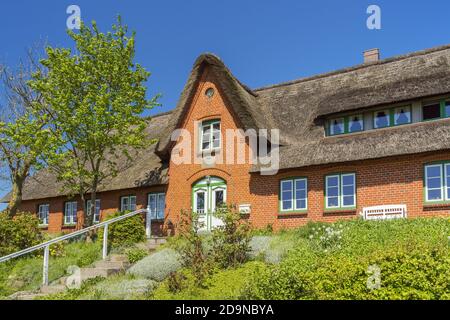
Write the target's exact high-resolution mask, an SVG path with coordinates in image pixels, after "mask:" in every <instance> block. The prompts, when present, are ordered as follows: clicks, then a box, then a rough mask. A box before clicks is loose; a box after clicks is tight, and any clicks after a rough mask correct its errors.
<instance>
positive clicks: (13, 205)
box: [6, 177, 25, 218]
mask: <svg viewBox="0 0 450 320" xmlns="http://www.w3.org/2000/svg"><path fill="white" fill-rule="evenodd" d="M24 180H25V179H23V178H22V177H16V178H14V180H13V185H12V190H11V198H10V199H9V203H8V207H7V208H6V211H7V212H8V214H9V216H10V217H11V218H12V217H14V216H15V215H16V214H17V211H18V210H19V207H20V205H21V204H22V189H23V183H24Z"/></svg>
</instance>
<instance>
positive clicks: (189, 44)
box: [0, 0, 450, 194]
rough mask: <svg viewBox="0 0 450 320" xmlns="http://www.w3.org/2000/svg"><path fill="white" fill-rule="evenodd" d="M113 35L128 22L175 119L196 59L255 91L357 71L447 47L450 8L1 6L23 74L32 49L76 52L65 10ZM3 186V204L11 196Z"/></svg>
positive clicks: (54, 2) (7, 59) (211, 2)
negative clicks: (117, 24) (118, 20)
mask: <svg viewBox="0 0 450 320" xmlns="http://www.w3.org/2000/svg"><path fill="white" fill-rule="evenodd" d="M71 4H76V5H78V6H79V7H80V8H81V17H82V19H83V20H84V21H85V22H90V21H91V20H96V21H97V23H98V25H99V27H100V28H101V29H102V30H109V28H110V26H111V24H112V23H113V22H114V21H115V17H116V15H117V14H120V15H121V16H122V18H123V21H124V23H126V24H127V25H128V26H129V28H130V29H131V30H135V31H136V32H137V54H136V61H137V62H139V63H140V64H142V65H143V66H144V67H145V68H146V69H147V70H148V71H150V72H151V73H152V76H151V77H150V79H149V82H148V84H147V86H148V95H149V97H150V96H153V95H154V94H155V93H161V94H162V98H161V100H160V102H161V103H162V107H159V108H157V109H155V110H152V111H151V114H154V113H159V112H162V111H167V110H170V109H172V108H173V107H174V106H175V105H176V102H177V100H178V97H179V95H180V92H181V90H182V88H183V86H184V83H185V81H186V79H187V76H188V74H189V71H190V69H191V67H192V64H193V62H194V61H195V59H196V57H197V56H198V55H199V54H201V53H202V52H213V53H215V54H217V55H219V56H220V57H221V58H222V59H223V60H224V62H225V63H226V64H227V65H228V67H229V68H230V69H231V70H232V72H233V73H234V74H235V76H237V77H238V78H239V79H240V80H241V81H242V82H243V83H245V84H247V85H248V86H250V87H251V88H256V87H260V86H264V85H269V84H274V83H279V82H284V81H288V80H293V79H297V78H300V77H304V76H308V75H314V74H317V73H322V72H326V71H332V70H335V69H339V68H343V67H347V66H352V65H355V64H358V63H361V61H362V52H363V51H364V50H365V49H369V48H373V47H378V48H380V50H381V56H382V58H386V57H391V56H394V55H398V54H403V53H408V52H411V51H416V50H421V49H425V48H430V47H434V46H438V45H443V44H447V43H449V42H450V41H449V35H450V34H449V33H450V32H449V27H448V12H450V1H445V0H442V1H427V2H425V1H420V2H419V1H417V2H412V1H392V0H391V1H375V0H373V1H365V0H358V1H349V0H344V1H335V0H330V1H320V0H318V1H299V0H295V1H294V0H292V1H287V0H285V1H275V0H270V1H269V0H248V1H245V0H239V1H238V0H228V1H219V0H208V1H204V0H192V1H186V0H184V1H181V0H180V1H174V0H172V1H170V0H169V1H151V0H150V1H143V0H126V1H125V0H124V1H111V0H110V1H106V0H96V1H84V0H83V1H80V0H72V1H62V0H40V1H25V0H14V1H1V2H0V13H1V17H2V19H0V30H1V31H0V34H1V38H0V39H1V40H0V41H1V43H0V61H1V62H3V63H6V64H9V65H12V66H13V65H15V64H16V63H17V62H18V60H19V58H20V57H21V56H23V55H24V53H25V49H26V47H27V46H30V45H31V44H33V43H35V42H37V41H39V40H40V39H43V40H46V41H48V43H49V44H50V45H52V46H62V47H69V48H70V47H72V46H73V43H72V42H71V41H70V39H69V38H68V36H67V33H66V19H67V17H68V16H69V15H68V14H67V13H66V8H67V7H68V6H69V5H71ZM371 4H376V5H378V6H379V7H380V8H381V30H369V29H368V28H367V27H366V19H367V17H368V16H369V15H368V14H367V13H366V9H367V7H368V6H369V5H371ZM7 188H8V186H7V184H5V183H3V184H1V183H0V194H3V193H5V192H6V191H7Z"/></svg>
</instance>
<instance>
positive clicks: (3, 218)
mask: <svg viewBox="0 0 450 320" xmlns="http://www.w3.org/2000/svg"><path fill="white" fill-rule="evenodd" d="M42 240H43V236H42V233H41V231H40V229H39V219H38V218H36V216H35V215H33V214H31V213H25V212H20V213H18V214H17V215H16V216H14V218H10V217H9V216H8V215H7V214H6V213H5V212H1V213H0V256H4V255H7V254H10V253H13V252H15V251H19V250H22V249H25V248H28V247H32V246H34V245H36V244H39V243H41V242H42Z"/></svg>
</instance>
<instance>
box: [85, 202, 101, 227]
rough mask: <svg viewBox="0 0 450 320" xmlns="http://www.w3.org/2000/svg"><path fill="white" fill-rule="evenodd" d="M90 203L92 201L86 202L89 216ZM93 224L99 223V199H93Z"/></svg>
mask: <svg viewBox="0 0 450 320" xmlns="http://www.w3.org/2000/svg"><path fill="white" fill-rule="evenodd" d="M91 203H92V200H87V203H86V206H87V209H88V212H89V214H91V212H90V211H91ZM94 222H95V223H98V222H100V199H95V212H94Z"/></svg>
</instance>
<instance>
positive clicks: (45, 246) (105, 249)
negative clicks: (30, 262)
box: [0, 206, 151, 285]
mask: <svg viewBox="0 0 450 320" xmlns="http://www.w3.org/2000/svg"><path fill="white" fill-rule="evenodd" d="M141 213H146V223H145V233H146V236H147V239H149V238H150V237H151V216H150V206H148V207H147V209H139V210H136V211H133V212H130V213H127V214H124V215H123V216H119V217H116V218H113V219H110V220H107V221H104V222H101V223H97V224H95V225H93V226H90V227H87V228H84V229H81V230H78V231H74V232H72V233H68V234H65V235H63V236H61V237H58V238H54V239H51V240H49V241H46V242H44V243H41V244H38V245H35V246H33V247H29V248H26V249H23V250H20V251H17V252H14V253H11V254H8V255H6V256H4V257H0V263H1V262H5V261H8V260H11V259H14V258H17V257H20V256H23V255H25V254H27V253H31V252H34V251H36V250H40V249H45V250H44V270H43V284H44V285H48V260H49V247H50V245H52V244H55V243H58V242H61V241H64V240H67V239H71V238H74V237H76V236H79V235H82V234H85V233H87V232H89V231H91V230H96V229H99V228H101V227H105V229H104V234H103V250H102V257H103V259H106V256H107V254H108V247H107V246H108V225H110V224H113V223H115V222H117V221H121V220H124V219H127V218H130V217H132V216H135V215H137V214H141Z"/></svg>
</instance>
